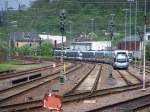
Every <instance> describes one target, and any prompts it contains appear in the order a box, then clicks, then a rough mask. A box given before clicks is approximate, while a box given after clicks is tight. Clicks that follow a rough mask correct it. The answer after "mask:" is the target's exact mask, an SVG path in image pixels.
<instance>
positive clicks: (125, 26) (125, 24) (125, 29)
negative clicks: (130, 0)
mask: <svg viewBox="0 0 150 112" xmlns="http://www.w3.org/2000/svg"><path fill="white" fill-rule="evenodd" d="M123 11H125V23H124V32H125V48H124V49H125V50H126V49H127V43H126V42H127V13H128V9H123Z"/></svg>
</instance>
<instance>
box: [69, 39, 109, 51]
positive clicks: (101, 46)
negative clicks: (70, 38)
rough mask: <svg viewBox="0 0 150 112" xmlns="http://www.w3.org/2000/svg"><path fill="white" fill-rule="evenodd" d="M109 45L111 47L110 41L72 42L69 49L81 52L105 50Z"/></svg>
mask: <svg viewBox="0 0 150 112" xmlns="http://www.w3.org/2000/svg"><path fill="white" fill-rule="evenodd" d="M86 43H87V44H86ZM79 44H80V45H79ZM110 45H111V42H110V41H93V42H92V41H91V42H74V44H71V46H70V49H71V50H82V51H84V50H106V49H107V48H108V46H110Z"/></svg>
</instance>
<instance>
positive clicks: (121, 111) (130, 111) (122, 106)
mask: <svg viewBox="0 0 150 112" xmlns="http://www.w3.org/2000/svg"><path fill="white" fill-rule="evenodd" d="M149 99H150V94H148V95H144V96H140V97H137V98H133V99H129V100H126V101H122V102H119V103H115V104H112V105H107V106H104V107H101V108H96V109H92V110H89V111H86V112H106V111H108V112H113V111H115V112H135V111H138V110H140V109H143V108H145V107H149V106H150V100H149Z"/></svg>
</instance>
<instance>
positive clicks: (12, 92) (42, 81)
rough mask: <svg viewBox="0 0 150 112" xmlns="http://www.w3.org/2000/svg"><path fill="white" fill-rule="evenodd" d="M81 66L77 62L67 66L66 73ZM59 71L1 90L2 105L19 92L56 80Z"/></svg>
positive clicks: (0, 99)
mask: <svg viewBox="0 0 150 112" xmlns="http://www.w3.org/2000/svg"><path fill="white" fill-rule="evenodd" d="M80 66H81V64H80V65H78V66H76V64H75V65H72V66H70V67H67V69H68V71H67V72H66V73H67V74H68V73H70V72H73V71H74V70H76V69H78V68H79V67H80ZM59 73H60V70H57V71H56V72H54V73H52V74H50V75H48V76H45V77H41V78H39V79H37V80H35V81H30V82H28V83H26V84H22V85H19V86H17V87H12V88H10V89H9V90H7V91H1V93H0V96H1V97H0V105H2V104H3V101H6V100H9V98H12V97H15V96H17V95H19V94H22V93H24V92H27V91H29V90H31V89H33V88H36V87H38V86H41V85H43V84H45V83H48V82H49V81H50V80H54V79H57V78H59V76H60V74H59Z"/></svg>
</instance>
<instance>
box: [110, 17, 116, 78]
mask: <svg viewBox="0 0 150 112" xmlns="http://www.w3.org/2000/svg"><path fill="white" fill-rule="evenodd" d="M114 16H115V14H111V20H110V22H109V35H110V41H111V46H110V48H111V55H110V61H111V65H110V66H109V78H113V76H112V38H113V36H114V26H115V24H114Z"/></svg>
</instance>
